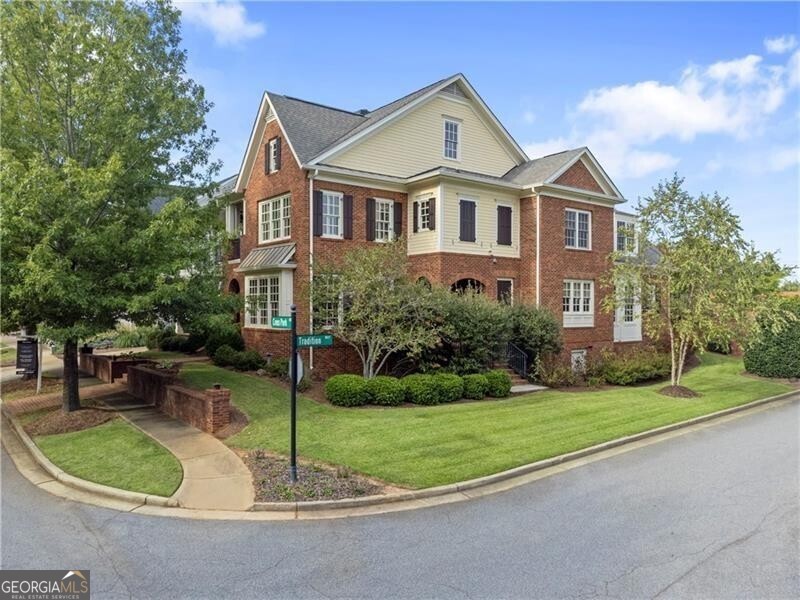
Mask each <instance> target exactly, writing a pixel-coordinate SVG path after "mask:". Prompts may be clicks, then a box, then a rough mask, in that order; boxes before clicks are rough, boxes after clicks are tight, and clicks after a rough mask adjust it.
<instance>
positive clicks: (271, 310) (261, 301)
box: [245, 275, 281, 327]
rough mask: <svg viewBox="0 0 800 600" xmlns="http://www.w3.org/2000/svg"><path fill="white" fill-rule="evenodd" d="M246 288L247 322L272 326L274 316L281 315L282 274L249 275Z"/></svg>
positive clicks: (254, 325) (254, 324)
mask: <svg viewBox="0 0 800 600" xmlns="http://www.w3.org/2000/svg"><path fill="white" fill-rule="evenodd" d="M246 289H247V294H246V297H245V304H246V307H247V324H248V325H251V326H253V327H271V320H272V317H277V316H278V315H280V298H281V289H280V276H279V275H265V276H259V277H248V278H247V288H246Z"/></svg>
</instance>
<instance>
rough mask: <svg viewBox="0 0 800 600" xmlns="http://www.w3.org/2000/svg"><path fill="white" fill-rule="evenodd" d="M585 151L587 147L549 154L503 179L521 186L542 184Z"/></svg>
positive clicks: (511, 171)
mask: <svg viewBox="0 0 800 600" xmlns="http://www.w3.org/2000/svg"><path fill="white" fill-rule="evenodd" d="M584 150H586V148H585V147H581V148H573V149H572V150H564V151H563V152H557V153H555V154H549V155H547V156H543V157H541V158H534V159H533V160H529V161H528V162H526V163H523V164H521V165H517V166H516V167H514V168H513V169H511V170H510V171H509V172H508V173H506V174H505V175H503V179H504V180H505V181H510V182H512V183H518V184H520V185H529V184H532V183H541V182H543V181H545V180H547V179H548V178H549V177H550V176H551V175H552V174H553V173H556V172H557V171H558V170H559V169H561V168H562V167H563V166H564V165H566V164H567V163H569V162H570V161H571V160H573V159H574V158H575V157H576V156H578V155H579V154H581V153H582V152H583V151H584Z"/></svg>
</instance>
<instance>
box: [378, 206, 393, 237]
mask: <svg viewBox="0 0 800 600" xmlns="http://www.w3.org/2000/svg"><path fill="white" fill-rule="evenodd" d="M393 237H394V202H392V201H391V200H378V199H376V200H375V240H376V241H378V242H388V241H390V240H391V239H392V238H393Z"/></svg>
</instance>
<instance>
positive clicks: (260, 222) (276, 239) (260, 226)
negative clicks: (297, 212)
mask: <svg viewBox="0 0 800 600" xmlns="http://www.w3.org/2000/svg"><path fill="white" fill-rule="evenodd" d="M287 198H288V199H289V235H284V231H286V223H285V222H284V217H283V201H284V200H285V199H287ZM273 202H278V203H279V205H280V211H281V225H280V229H281V235H280V236H279V237H270V238H265V237H264V227H263V223H264V221H263V217H264V212H263V210H262V208H261V207H262V205H263V204H265V203H268V204H270V206H269V209H268V211H267V212H268V215H269V216H268V218H269V223H270V233H271V232H272V229H271V228H272V205H271V204H272V203H273ZM257 209H258V243H259V244H271V243H272V242H280V241H282V240H288V239H290V238H291V237H292V195H291V194H283V195H282V196H276V197H275V198H267V199H266V200H261V201H260V202H259V203H258V207H257Z"/></svg>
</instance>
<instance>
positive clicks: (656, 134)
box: [526, 51, 800, 179]
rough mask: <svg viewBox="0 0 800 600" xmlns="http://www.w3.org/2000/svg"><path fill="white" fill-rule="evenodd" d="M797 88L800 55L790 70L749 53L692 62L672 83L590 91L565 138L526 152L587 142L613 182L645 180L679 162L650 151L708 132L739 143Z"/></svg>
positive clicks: (755, 132)
mask: <svg viewBox="0 0 800 600" xmlns="http://www.w3.org/2000/svg"><path fill="white" fill-rule="evenodd" d="M795 85H800V51H798V52H795V53H794V54H793V55H792V57H791V58H790V59H789V62H788V64H787V65H765V64H764V63H763V58H762V57H761V56H757V55H754V54H751V55H748V56H745V57H743V58H739V59H735V60H729V61H719V62H715V63H713V64H711V65H708V66H707V67H701V66H696V65H690V66H689V67H687V68H686V69H685V70H684V71H683V73H682V75H681V77H680V78H679V79H678V81H676V82H674V83H664V82H659V81H641V82H638V83H632V84H626V85H618V86H614V87H605V88H599V89H594V90H590V91H589V92H588V93H587V94H586V95H585V96H584V97H583V99H582V100H581V101H580V102H579V103H578V105H577V107H576V108H575V110H574V111H573V112H571V113H570V116H569V118H570V119H571V121H572V133H571V134H570V135H569V136H567V137H566V138H557V139H552V140H546V141H544V142H537V143H530V144H528V145H527V146H526V150H527V151H529V154H530V155H531V156H533V157H535V156H540V155H542V154H544V153H550V152H554V151H558V150H563V149H565V148H570V147H575V146H582V145H586V146H589V147H590V148H591V149H592V151H593V152H594V153H595V155H596V156H597V157H598V159H599V160H600V161H601V162H603V164H604V165H605V166H606V168H607V170H608V171H609V174H610V175H611V176H612V177H618V178H621V179H624V178H637V177H643V176H645V175H649V174H650V173H654V172H657V171H664V170H667V169H671V168H673V167H675V165H677V164H678V159H677V158H676V157H675V156H672V155H671V154H668V153H665V152H662V151H657V150H655V149H650V148H647V146H651V145H654V144H656V143H658V142H660V141H665V140H677V141H680V142H691V141H692V140H694V139H695V138H696V137H697V136H700V135H709V134H715V135H725V136H729V137H732V138H734V139H736V140H744V139H747V138H750V137H753V136H755V135H758V134H759V133H761V132H762V130H763V129H764V126H765V124H766V123H767V122H768V120H769V117H770V116H771V115H773V114H774V113H775V112H776V111H777V110H778V109H779V108H780V107H781V106H782V105H783V104H784V102H785V100H786V96H787V94H788V92H789V91H790V89H791V88H792V87H793V86H795ZM558 145H560V147H558ZM544 150H546V151H547V152H543V151H544Z"/></svg>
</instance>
